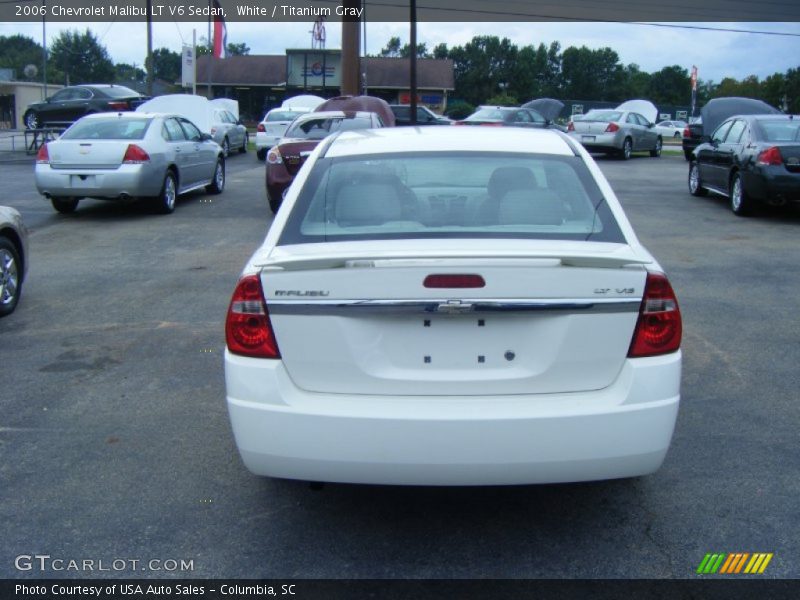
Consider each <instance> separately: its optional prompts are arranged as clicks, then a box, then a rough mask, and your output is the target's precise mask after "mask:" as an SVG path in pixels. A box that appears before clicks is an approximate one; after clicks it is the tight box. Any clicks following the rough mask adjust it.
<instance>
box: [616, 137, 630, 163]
mask: <svg viewBox="0 0 800 600" xmlns="http://www.w3.org/2000/svg"><path fill="white" fill-rule="evenodd" d="M631 152H633V141H632V140H631V138H625V141H624V142H623V143H622V152H621V153H620V155H619V157H620V158H621V159H622V160H628V159H629V158H630V157H631Z"/></svg>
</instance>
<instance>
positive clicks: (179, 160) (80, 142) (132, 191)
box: [35, 112, 225, 213]
mask: <svg viewBox="0 0 800 600" xmlns="http://www.w3.org/2000/svg"><path fill="white" fill-rule="evenodd" d="M35 179H36V188H37V189H38V190H39V193H41V194H42V195H44V196H45V197H46V198H48V199H50V201H51V203H52V204H53V208H55V209H56V210H57V211H58V212H60V213H70V212H73V211H74V210H75V208H76V207H77V206H78V201H79V200H80V199H81V198H99V199H103V200H127V199H130V198H134V197H144V198H151V199H152V200H153V201H154V203H155V205H156V207H157V209H158V210H159V211H160V212H162V213H171V212H172V211H173V210H175V199H176V197H177V196H178V195H179V194H183V193H185V192H189V191H191V190H196V189H199V188H203V187H205V188H206V190H207V191H208V192H209V193H212V194H219V193H221V192H222V190H223V189H224V187H225V157H224V155H223V151H222V148H221V147H220V146H219V144H217V143H215V142H214V141H213V140H212V139H211V136H209V135H208V134H205V133H201V132H200V130H199V129H198V128H197V127H196V126H195V125H194V124H193V123H192V122H191V121H189V120H188V119H186V118H184V117H181V116H179V115H170V114H148V113H136V112H122V113H101V114H95V115H88V116H86V117H83V118H82V119H80V120H79V121H77V122H76V123H75V124H74V125H73V126H72V127H70V128H69V129H67V131H65V132H64V134H63V135H62V136H61V137H60V138H59V139H58V140H56V141H53V142H49V143H48V144H46V145H44V146H42V148H41V149H40V150H39V154H38V155H37V157H36V172H35Z"/></svg>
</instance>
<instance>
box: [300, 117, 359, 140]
mask: <svg viewBox="0 0 800 600" xmlns="http://www.w3.org/2000/svg"><path fill="white" fill-rule="evenodd" d="M370 127H372V123H371V122H370V120H369V119H366V118H364V117H350V118H345V117H335V118H330V117H320V118H319V119H308V120H303V121H302V122H301V123H295V124H294V125H292V126H290V127H289V130H288V131H287V132H286V134H285V137H287V138H300V139H306V140H321V139H322V138H324V137H327V136H329V135H330V134H332V133H336V132H337V131H349V130H351V129H368V128H370Z"/></svg>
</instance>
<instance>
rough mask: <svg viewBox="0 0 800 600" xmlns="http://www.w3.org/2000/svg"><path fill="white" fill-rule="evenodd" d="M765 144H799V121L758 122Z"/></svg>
mask: <svg viewBox="0 0 800 600" xmlns="http://www.w3.org/2000/svg"><path fill="white" fill-rule="evenodd" d="M758 125H759V128H760V129H761V136H760V137H761V139H763V140H764V141H765V142H800V121H794V120H792V121H789V120H785V119H780V120H778V119H776V120H774V121H766V120H761V121H758Z"/></svg>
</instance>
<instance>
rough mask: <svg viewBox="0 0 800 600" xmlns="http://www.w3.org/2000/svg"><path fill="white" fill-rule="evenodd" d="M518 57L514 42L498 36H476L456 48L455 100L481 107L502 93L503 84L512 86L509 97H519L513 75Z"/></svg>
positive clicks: (508, 91) (454, 52)
mask: <svg viewBox="0 0 800 600" xmlns="http://www.w3.org/2000/svg"><path fill="white" fill-rule="evenodd" d="M517 55H518V49H517V47H516V46H515V45H514V44H512V43H511V40H509V39H508V38H503V39H502V40H501V39H500V38H498V37H497V36H476V37H474V38H472V40H471V41H470V42H467V43H466V44H465V45H464V46H456V47H454V48H452V49H451V50H450V58H451V59H452V60H453V63H454V70H455V87H456V89H455V96H457V97H459V98H463V99H464V100H466V101H467V102H469V103H470V104H480V103H482V102H485V101H486V99H487V98H490V97H492V96H494V95H496V94H497V93H499V92H500V84H501V83H502V84H507V85H508V87H507V88H506V89H505V91H506V93H508V94H509V95H512V96H516V95H517V90H516V88H515V85H514V79H513V75H514V67H515V63H516V62H517Z"/></svg>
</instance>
